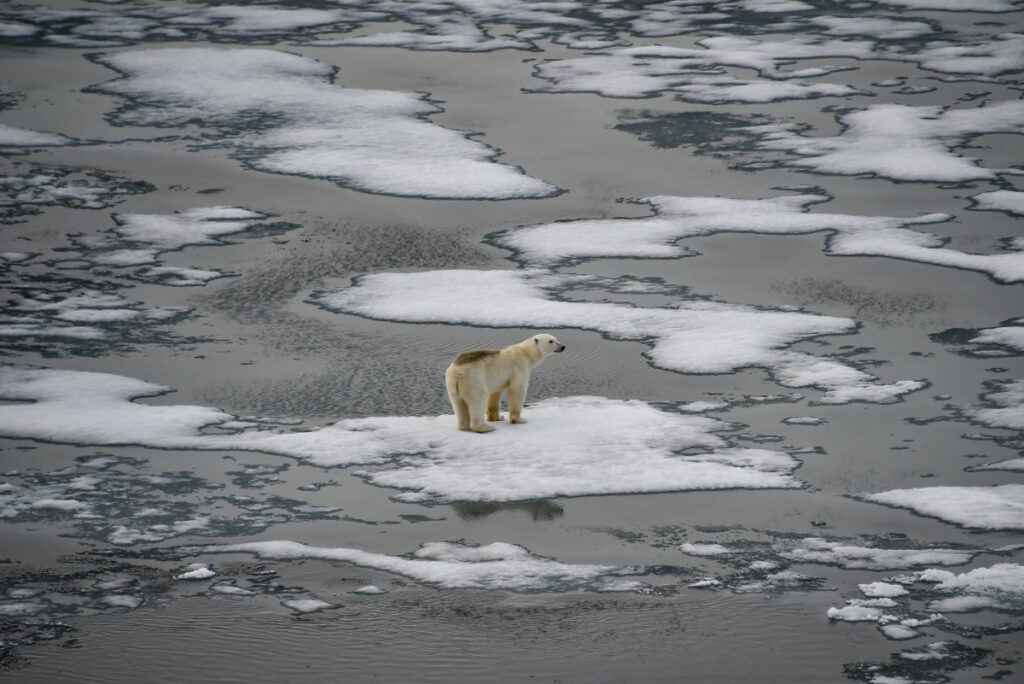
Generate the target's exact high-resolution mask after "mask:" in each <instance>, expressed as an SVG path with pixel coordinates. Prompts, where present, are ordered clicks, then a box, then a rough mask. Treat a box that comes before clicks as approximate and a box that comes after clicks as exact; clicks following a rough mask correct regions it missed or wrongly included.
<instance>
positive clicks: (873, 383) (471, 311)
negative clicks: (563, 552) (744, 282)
mask: <svg viewBox="0 0 1024 684" xmlns="http://www.w3.org/2000/svg"><path fill="white" fill-rule="evenodd" d="M586 285H587V279H586V277H584V276H567V275H558V274H554V273H552V272H550V271H545V270H540V269H527V270H518V271H470V270H465V271H426V272H420V273H378V274H374V275H368V276H364V277H362V278H359V279H358V280H357V281H356V282H355V283H354V284H353V285H352V286H351V287H349V288H346V289H342V290H338V291H335V292H330V293H323V294H320V295H318V296H316V297H315V298H314V301H315V302H316V303H318V304H320V305H321V306H323V307H325V308H327V309H329V310H332V311H338V312H342V313H350V314H357V315H360V316H366V317H368V318H374V319H381V320H392V321H404V322H416V323H445V324H450V325H456V324H467V325H478V326H489V327H515V328H522V327H537V328H566V327H573V328H584V329H590V330H597V331H599V332H601V333H602V334H604V335H607V336H609V337H612V338H614V339H625V340H640V341H643V342H646V343H648V344H651V345H652V349H651V351H650V352H649V353H648V356H649V358H650V359H651V361H652V363H653V364H654V365H655V366H658V367H660V368H666V369H670V370H675V371H679V372H683V373H728V372H732V371H734V370H737V369H739V368H745V367H749V366H759V367H763V368H767V369H768V370H769V371H770V372H771V374H772V375H773V376H774V377H775V379H776V381H777V382H779V383H780V384H782V385H785V386H787V387H820V388H821V389H823V390H824V391H825V395H824V396H823V397H822V398H821V399H820V400H819V401H821V402H822V403H845V402H850V401H867V402H877V403H890V402H894V401H898V400H899V398H900V396H902V395H904V394H907V393H908V392H913V391H916V390H919V389H921V388H923V387H924V386H925V384H924V383H922V382H919V381H911V380H902V381H898V382H895V383H892V384H882V383H879V382H878V381H877V379H876V378H875V377H873V376H871V375H869V374H868V373H865V372H863V371H860V370H858V369H856V368H854V367H852V366H849V365H846V364H844V363H841V362H839V361H837V360H833V359H829V358H823V357H817V356H812V355H810V354H806V353H803V352H794V351H790V350H788V349H785V347H786V346H788V345H790V344H793V343H795V342H797V341H800V340H804V339H809V338H811V337H816V336H820V335H835V334H842V333H845V332H850V331H852V330H853V328H854V323H853V321H850V320H849V319H844V318H836V317H832V316H816V315H811V314H806V313H801V312H797V311H792V310H771V309H758V308H753V307H744V306H737V305H729V304H723V303H717V302H709V301H689V300H684V301H681V302H679V303H677V304H675V305H673V306H670V307H663V308H642V307H635V306H627V305H623V304H614V303H607V302H572V301H564V300H559V299H556V298H555V297H556V296H557V293H559V292H561V291H565V290H567V289H570V288H573V287H585V286H586ZM495 301H501V302H502V306H501V307H500V308H496V307H494V306H493V302H495ZM741 331H742V332H741Z"/></svg>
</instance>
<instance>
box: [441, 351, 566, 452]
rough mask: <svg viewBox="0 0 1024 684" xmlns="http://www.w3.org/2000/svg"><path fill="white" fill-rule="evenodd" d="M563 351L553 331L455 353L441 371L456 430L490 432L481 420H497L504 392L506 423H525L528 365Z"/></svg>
mask: <svg viewBox="0 0 1024 684" xmlns="http://www.w3.org/2000/svg"><path fill="white" fill-rule="evenodd" d="M561 351H565V345H564V344H562V343H561V342H559V341H558V340H557V339H555V337H554V336H553V335H547V334H543V335H534V336H533V337H531V338H529V339H526V340H523V341H522V342H520V343H519V344H513V345H511V346H508V347H505V348H504V349H480V350H477V351H470V352H465V353H462V354H459V355H458V356H457V357H455V360H454V361H452V365H450V366H448V370H447V371H446V372H445V374H444V380H445V386H447V387H448V398H449V399H451V400H452V407H453V408H454V409H455V415H456V416H458V418H459V429H460V430H472V431H473V432H490V431H491V430H493V429H494V428H493V427H491V426H490V425H488V424H487V423H486V422H484V409H486V410H487V420H492V421H498V420H501V414H499V413H498V404H500V403H501V395H502V393H504V392H506V391H507V392H508V412H509V422H510V423H525V422H526V421H525V420H523V416H522V413H523V401H524V400H525V399H526V388H527V386H528V385H529V384H530V369H532V368H533V367H534V366H536V365H537V364H538V363H540V362H541V361H543V360H544V359H546V358H548V357H549V356H551V355H552V354H555V353H557V352H561Z"/></svg>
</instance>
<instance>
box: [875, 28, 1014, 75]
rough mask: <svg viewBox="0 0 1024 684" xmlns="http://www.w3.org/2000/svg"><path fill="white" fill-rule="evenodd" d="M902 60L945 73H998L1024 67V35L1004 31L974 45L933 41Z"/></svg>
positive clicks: (892, 56) (893, 56)
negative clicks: (993, 37) (991, 38)
mask: <svg viewBox="0 0 1024 684" xmlns="http://www.w3.org/2000/svg"><path fill="white" fill-rule="evenodd" d="M890 56H891V58H893V59H899V58H900V57H897V56H896V55H890ZM902 59H904V60H905V61H910V62H917V63H918V64H919V65H920V66H921V67H922V68H924V69H930V70H931V71H938V72H941V73H946V74H978V75H982V76H989V77H992V76H998V75H1000V74H1006V73H1011V72H1016V71H1020V70H1021V69H1022V68H1024V35H1021V34H1020V33H1004V34H1002V35H999V36H996V38H995V40H987V41H983V42H980V43H974V44H964V43H963V42H961V43H932V44H929V45H928V47H926V48H924V49H923V50H921V51H920V52H917V53H905V54H904V55H902Z"/></svg>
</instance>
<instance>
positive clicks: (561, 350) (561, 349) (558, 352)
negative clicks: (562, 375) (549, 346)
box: [555, 344, 565, 354]
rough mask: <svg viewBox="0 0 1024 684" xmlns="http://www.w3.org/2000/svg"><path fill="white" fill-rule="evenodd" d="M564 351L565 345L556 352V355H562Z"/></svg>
mask: <svg viewBox="0 0 1024 684" xmlns="http://www.w3.org/2000/svg"><path fill="white" fill-rule="evenodd" d="M564 351H565V345H564V344H563V345H561V346H560V347H559V348H558V349H556V350H555V353H556V354H560V353H562V352H564Z"/></svg>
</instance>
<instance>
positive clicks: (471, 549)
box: [196, 541, 627, 591]
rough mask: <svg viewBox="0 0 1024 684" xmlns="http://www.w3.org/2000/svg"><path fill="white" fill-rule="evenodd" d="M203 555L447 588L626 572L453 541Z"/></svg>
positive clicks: (242, 547)
mask: <svg viewBox="0 0 1024 684" xmlns="http://www.w3.org/2000/svg"><path fill="white" fill-rule="evenodd" d="M196 551H197V552H199V553H251V554H254V555H256V556H259V557H260V558H266V559H273V560H291V559H297V558H308V559H317V560H325V561H337V562H342V563H348V564H351V565H356V566H359V567H364V568H371V569H374V570H381V571H383V572H389V573H393V574H396V575H402V576H404V577H409V578H411V579H414V580H416V581H417V582H423V583H424V584H431V585H435V586H438V587H443V588H445V589H505V590H509V591H542V590H559V591H566V590H570V589H595V588H600V586H601V585H600V580H601V579H602V578H604V577H609V576H615V575H620V574H623V573H624V572H627V571H625V570H622V569H619V568H616V567H613V566H609V565H585V564H570V563H561V562H559V561H556V560H552V559H548V558H543V557H541V556H536V555H534V554H532V553H530V552H529V551H527V550H526V549H524V548H523V547H521V546H517V545H515V544H507V543H503V542H495V543H492V544H487V545H485V546H467V545H464V544H456V543H451V542H432V543H428V544H424V545H422V546H421V547H420V548H419V549H417V550H416V551H415V552H414V553H412V554H411V555H410V556H405V557H404V556H389V555H386V554H380V553H372V552H369V551H362V550H360V549H352V548H344V547H334V548H330V547H318V546H307V545H306V544H300V543H298V542H293V541H265V542H247V543H241V544H227V545H223V546H207V547H199V548H197V549H196Z"/></svg>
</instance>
